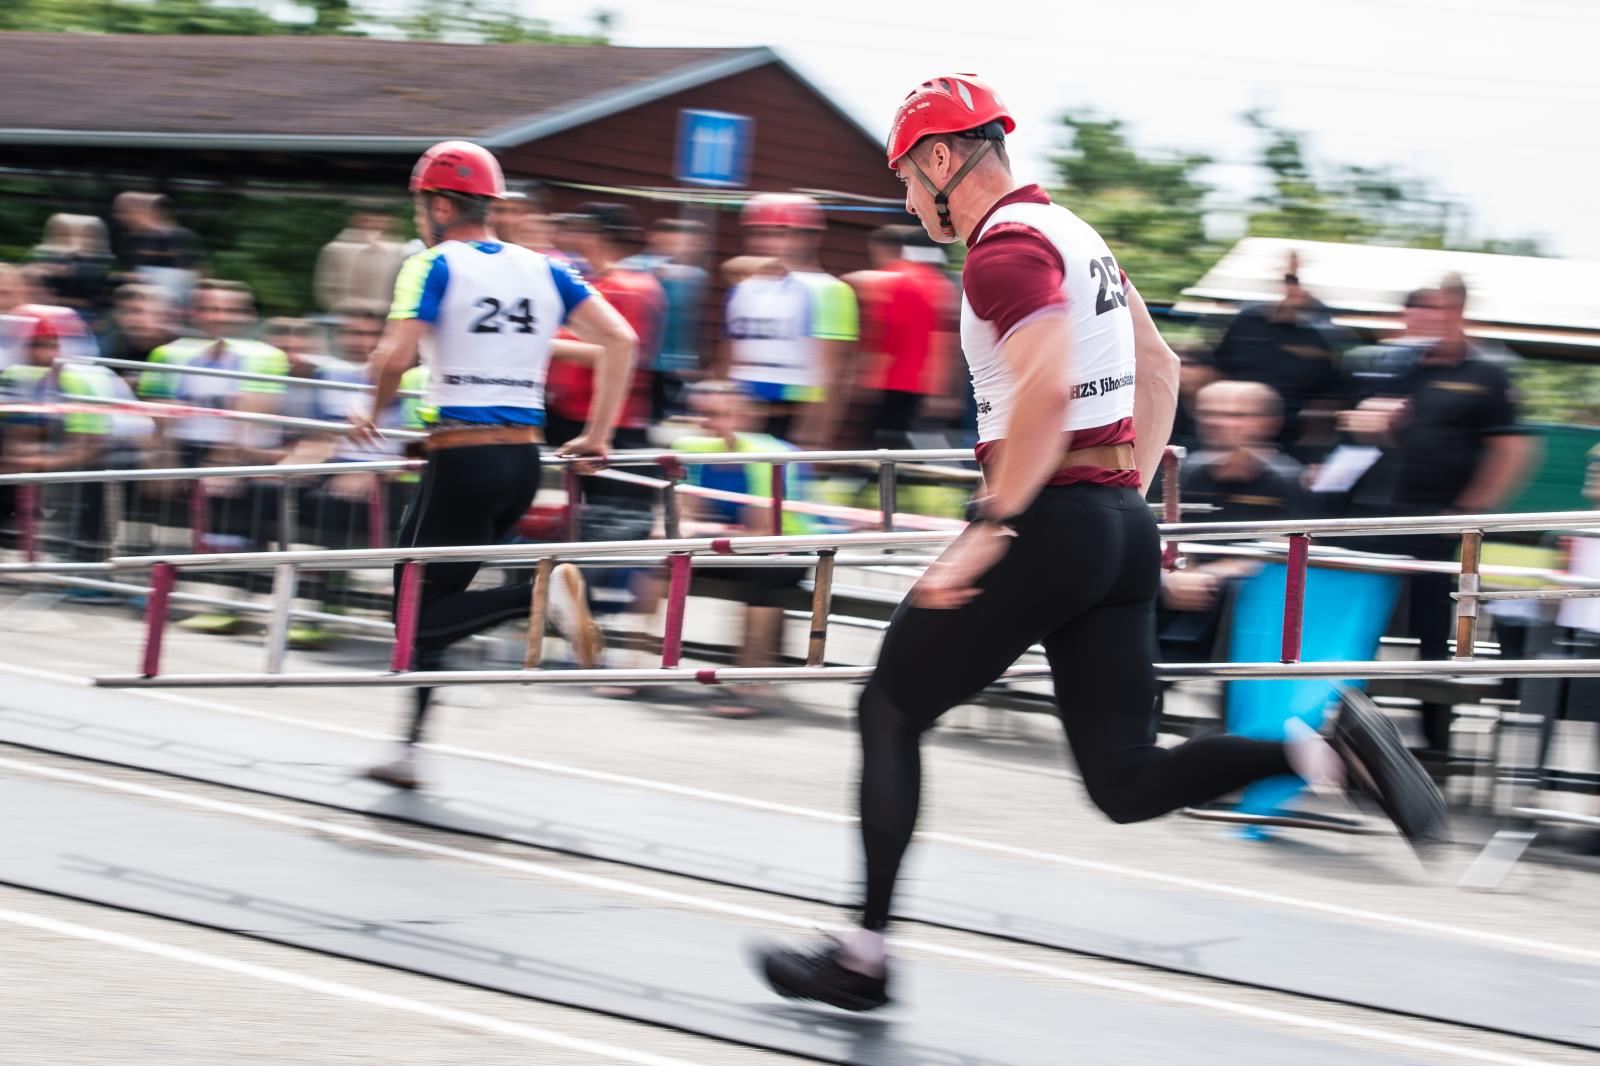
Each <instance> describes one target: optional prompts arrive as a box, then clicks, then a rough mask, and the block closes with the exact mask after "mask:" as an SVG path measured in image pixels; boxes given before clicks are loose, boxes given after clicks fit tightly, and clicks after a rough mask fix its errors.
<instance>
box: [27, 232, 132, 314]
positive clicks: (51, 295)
mask: <svg viewBox="0 0 1600 1066" xmlns="http://www.w3.org/2000/svg"><path fill="white" fill-rule="evenodd" d="M28 261H29V262H30V263H31V264H34V265H35V266H37V267H38V268H39V269H40V272H41V277H42V278H43V283H44V286H45V288H46V289H47V290H48V291H47V292H46V293H44V294H43V295H44V296H45V297H47V298H48V299H49V300H50V302H51V303H53V304H58V305H60V306H63V307H70V308H72V309H73V310H74V311H77V312H78V313H79V314H80V315H84V316H86V317H88V318H90V319H91V320H92V319H93V318H95V317H97V316H98V315H99V314H100V313H101V312H102V311H104V309H105V297H106V288H107V284H108V278H109V275H110V272H111V269H112V267H114V266H115V265H116V260H115V259H113V258H112V256H111V245H110V240H109V237H108V235H107V231H106V224H105V223H104V222H101V221H100V220H99V219H98V218H95V217H94V216H93V215H51V216H50V218H49V219H48V220H47V221H46V222H45V224H44V239H43V240H42V241H40V242H39V244H37V245H36V246H35V247H34V249H33V251H32V252H30V253H29V254H28Z"/></svg>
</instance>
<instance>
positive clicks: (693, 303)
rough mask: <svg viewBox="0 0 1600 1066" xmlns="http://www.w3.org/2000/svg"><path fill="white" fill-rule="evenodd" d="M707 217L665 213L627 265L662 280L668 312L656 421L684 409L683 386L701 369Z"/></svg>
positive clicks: (659, 355)
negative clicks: (673, 215) (675, 215)
mask: <svg viewBox="0 0 1600 1066" xmlns="http://www.w3.org/2000/svg"><path fill="white" fill-rule="evenodd" d="M709 243H710V242H709V237H708V234H707V232H706V227H705V223H703V222H697V221H695V220H694V219H685V218H662V219H657V220H656V221H655V222H652V223H651V224H650V237H649V243H648V244H646V246H645V250H644V251H643V252H640V253H639V254H638V255H635V256H632V257H631V258H630V259H628V260H627V262H626V264H625V265H628V266H632V267H634V268H635V269H638V270H648V271H649V272H650V273H652V274H654V275H655V277H656V280H657V281H659V282H660V283H661V290H662V293H663V294H664V295H665V297H666V317H665V318H664V319H663V321H662V325H661V343H660V344H659V345H658V346H657V347H658V350H657V352H656V359H655V364H654V365H653V366H652V367H651V371H652V376H651V404H650V417H651V421H652V422H661V421H662V420H664V419H665V418H667V417H668V416H669V415H673V414H677V413H679V412H681V411H682V410H683V409H684V389H685V387H686V386H687V385H688V383H689V382H691V381H693V380H695V378H697V377H698V376H699V374H700V369H701V367H700V323H701V316H702V313H703V311H704V306H705V297H706V271H705V268H704V267H703V266H702V265H701V264H702V263H703V262H704V261H705V257H706V252H707V250H708V248H709Z"/></svg>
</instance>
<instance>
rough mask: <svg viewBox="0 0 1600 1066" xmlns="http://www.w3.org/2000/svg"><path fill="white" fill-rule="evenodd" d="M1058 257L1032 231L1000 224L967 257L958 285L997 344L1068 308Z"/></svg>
mask: <svg viewBox="0 0 1600 1066" xmlns="http://www.w3.org/2000/svg"><path fill="white" fill-rule="evenodd" d="M1065 277H1066V267H1065V265H1064V264H1063V263H1062V262H1061V253H1060V252H1058V251H1056V246H1055V245H1053V244H1051V243H1050V242H1049V241H1048V240H1046V239H1045V236H1044V234H1042V233H1040V232H1039V231H1038V230H1036V229H1034V228H1033V227H1032V226H1024V225H1021V224H1020V223H1015V222H1009V223H1008V222H1002V223H1001V224H999V225H998V226H995V227H994V228H993V229H991V230H989V232H987V233H985V234H984V235H983V239H982V240H980V241H978V242H977V243H976V244H974V245H973V246H972V250H971V251H970V252H968V253H967V262H966V266H965V267H964V268H963V269H962V272H961V286H962V289H963V290H964V291H965V293H966V296H967V302H968V303H970V304H971V305H972V310H973V311H974V312H975V313H976V314H977V316H978V317H979V318H981V319H984V320H986V321H988V322H991V323H993V324H994V329H995V333H996V334H998V335H999V336H1000V337H1001V338H1002V339H1004V338H1005V337H1006V336H1007V335H1009V334H1010V333H1011V331H1012V330H1014V329H1016V328H1017V327H1018V326H1020V325H1022V324H1023V323H1024V322H1026V321H1028V320H1029V319H1031V318H1033V317H1035V316H1036V315H1038V314H1040V313H1041V312H1048V311H1054V310H1059V309H1062V308H1065V307H1066V306H1067V296H1066V293H1064V292H1063V291H1062V290H1061V283H1062V281H1063V280H1064V279H1065Z"/></svg>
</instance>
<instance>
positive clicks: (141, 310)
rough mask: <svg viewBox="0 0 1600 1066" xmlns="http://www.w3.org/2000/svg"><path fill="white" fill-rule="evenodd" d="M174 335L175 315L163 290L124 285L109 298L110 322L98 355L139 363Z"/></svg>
mask: <svg viewBox="0 0 1600 1066" xmlns="http://www.w3.org/2000/svg"><path fill="white" fill-rule="evenodd" d="M177 335H178V333H177V315H176V313H175V312H174V311H173V307H172V302H171V301H170V300H169V299H168V298H167V294H166V292H165V291H164V290H162V289H159V288H157V287H156V286H154V285H139V284H132V285H124V286H122V287H121V288H119V289H117V291H116V294H115V295H114V296H113V297H112V300H111V320H110V323H109V325H108V326H107V328H106V331H105V334H104V337H103V339H102V341H101V352H102V354H104V355H105V356H106V357H107V358H110V359H127V360H130V361H132V362H138V363H142V362H145V361H147V360H148V359H149V358H150V353H151V352H153V351H155V350H156V349H157V348H159V347H161V346H162V345H163V344H166V343H168V342H169V341H172V340H175V339H177ZM124 376H129V375H127V374H125V375H124Z"/></svg>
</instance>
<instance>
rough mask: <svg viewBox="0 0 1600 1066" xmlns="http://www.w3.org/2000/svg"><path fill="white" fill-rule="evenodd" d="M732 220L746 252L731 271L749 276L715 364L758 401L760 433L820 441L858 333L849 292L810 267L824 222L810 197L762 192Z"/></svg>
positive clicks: (733, 296)
mask: <svg viewBox="0 0 1600 1066" xmlns="http://www.w3.org/2000/svg"><path fill="white" fill-rule="evenodd" d="M740 221H741V223H742V224H743V226H744V234H745V249H746V252H747V256H746V257H740V258H741V259H743V260H744V262H742V263H740V264H739V265H738V266H737V268H736V269H735V271H734V272H735V273H736V274H744V275H747V276H745V277H744V279H743V280H742V281H739V282H738V283H737V284H736V285H735V286H734V289H733V291H732V292H731V293H730V294H729V296H728V303H727V344H726V347H725V348H724V349H723V351H722V352H721V353H720V355H719V360H718V367H717V369H718V371H719V372H720V373H722V374H725V375H726V376H728V377H730V378H732V379H733V380H735V381H740V382H744V383H745V384H746V385H747V386H748V387H749V388H750V389H751V391H752V393H753V395H754V396H755V398H756V399H758V400H760V401H761V402H762V403H763V404H765V406H766V426H767V432H769V433H771V434H772V435H773V436H776V437H781V438H784V439H793V440H794V441H795V442H796V443H798V444H800V445H801V446H802V447H806V448H824V447H827V446H828V445H829V444H830V443H831V442H832V440H833V439H834V433H835V430H836V427H837V425H838V423H839V421H840V418H841V416H842V415H843V411H842V410H840V406H839V401H841V400H842V399H843V398H844V397H845V395H846V393H847V390H846V388H845V381H846V378H845V370H846V368H847V367H848V365H849V353H850V349H851V348H852V347H853V346H854V345H855V343H856V341H857V340H858V339H859V335H860V334H859V330H860V326H859V312H858V310H857V306H856V296H855V293H854V292H853V291H852V290H851V288H850V286H849V285H846V284H845V283H844V282H842V281H840V280H839V279H838V278H836V277H834V276H833V275H831V274H828V273H826V272H825V271H823V270H822V268H821V267H820V266H819V265H818V261H817V254H818V250H819V248H820V247H821V243H822V237H823V234H824V232H825V229H826V223H825V222H824V220H823V216H822V209H821V208H820V207H818V206H817V203H816V201H814V200H812V199H811V198H810V197H808V196H800V195H790V194H780V193H761V194H760V195H758V196H755V197H752V198H751V199H750V201H749V202H748V203H746V204H745V207H744V211H743V213H742V215H741V218H740ZM730 265H731V264H730Z"/></svg>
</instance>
